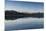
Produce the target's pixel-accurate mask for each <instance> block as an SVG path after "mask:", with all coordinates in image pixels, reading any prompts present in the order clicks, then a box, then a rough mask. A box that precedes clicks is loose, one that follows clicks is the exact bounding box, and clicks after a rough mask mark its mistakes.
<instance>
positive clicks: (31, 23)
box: [5, 17, 44, 30]
mask: <svg viewBox="0 0 46 31" xmlns="http://www.w3.org/2000/svg"><path fill="white" fill-rule="evenodd" d="M43 26H44V19H43V18H31V17H28V18H20V19H16V20H6V21H5V30H23V29H39V28H43Z"/></svg>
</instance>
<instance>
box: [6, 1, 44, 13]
mask: <svg viewBox="0 0 46 31" xmlns="http://www.w3.org/2000/svg"><path fill="white" fill-rule="evenodd" d="M5 3H6V4H5V6H6V7H5V9H6V10H15V11H18V12H28V13H32V12H34V13H36V12H43V11H44V4H43V3H41V2H23V1H6V2H5Z"/></svg>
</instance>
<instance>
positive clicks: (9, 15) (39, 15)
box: [5, 10, 44, 20]
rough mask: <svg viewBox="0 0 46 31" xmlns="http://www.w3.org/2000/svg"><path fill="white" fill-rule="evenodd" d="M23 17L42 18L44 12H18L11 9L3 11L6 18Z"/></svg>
mask: <svg viewBox="0 0 46 31" xmlns="http://www.w3.org/2000/svg"><path fill="white" fill-rule="evenodd" d="M24 17H35V18H43V17H44V13H20V12H17V11H13V10H6V11H5V19H6V20H14V19H18V18H24Z"/></svg>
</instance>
